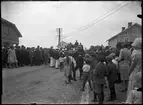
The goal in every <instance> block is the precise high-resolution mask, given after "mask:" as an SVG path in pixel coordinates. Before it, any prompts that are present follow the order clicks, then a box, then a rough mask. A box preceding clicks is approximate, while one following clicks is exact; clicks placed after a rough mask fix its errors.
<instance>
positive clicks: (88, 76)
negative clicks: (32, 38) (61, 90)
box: [2, 38, 142, 104]
mask: <svg viewBox="0 0 143 105" xmlns="http://www.w3.org/2000/svg"><path fill="white" fill-rule="evenodd" d="M76 44H77V43H76ZM141 49H142V39H141V38H136V39H135V41H134V42H133V43H132V47H131V46H129V45H128V44H127V43H124V44H123V45H122V47H121V48H118V47H117V48H109V47H101V48H99V49H98V50H96V51H95V50H94V51H84V50H83V48H78V45H77V47H76V48H74V49H70V50H63V49H60V50H58V49H53V48H52V47H51V48H50V49H48V48H41V47H39V46H37V48H34V47H33V48H25V47H24V46H21V47H20V46H16V47H13V46H11V47H10V48H6V47H3V48H2V63H3V67H6V65H7V66H8V67H10V68H11V67H18V66H24V65H31V66H32V65H41V64H45V65H47V64H48V63H49V64H50V66H51V67H55V68H56V69H58V68H60V70H61V71H62V70H64V76H65V83H66V84H70V83H71V81H72V80H74V81H77V78H76V71H77V70H79V73H80V76H79V80H81V83H82V86H81V91H84V88H85V84H86V82H87V81H88V82H89V86H90V89H91V90H92V91H93V93H94V98H93V101H94V102H95V101H97V102H99V103H100V104H103V101H104V88H105V87H106V88H109V90H110V97H109V99H108V101H114V100H116V88H115V84H116V83H121V84H122V85H121V86H122V87H121V90H120V92H127V100H126V102H125V103H132V104H133V103H141V102H142V96H141V95H142V94H141V92H140V90H142V84H141V83H142V51H141ZM138 90H139V91H138Z"/></svg>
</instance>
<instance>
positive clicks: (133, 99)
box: [125, 90, 142, 104]
mask: <svg viewBox="0 0 143 105" xmlns="http://www.w3.org/2000/svg"><path fill="white" fill-rule="evenodd" d="M125 103H128V104H142V92H139V91H137V90H132V91H131V92H130V94H129V95H128V97H127V100H126V102H125Z"/></svg>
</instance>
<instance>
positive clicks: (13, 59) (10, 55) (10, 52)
mask: <svg viewBox="0 0 143 105" xmlns="http://www.w3.org/2000/svg"><path fill="white" fill-rule="evenodd" d="M17 62H18V61H17V57H16V53H15V49H14V47H13V46H11V47H10V49H9V50H8V63H9V67H10V68H13V67H14V65H15V63H17Z"/></svg>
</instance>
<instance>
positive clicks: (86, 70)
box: [81, 60, 91, 91]
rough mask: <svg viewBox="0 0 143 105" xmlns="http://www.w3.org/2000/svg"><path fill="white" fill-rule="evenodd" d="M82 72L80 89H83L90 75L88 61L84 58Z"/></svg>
mask: <svg viewBox="0 0 143 105" xmlns="http://www.w3.org/2000/svg"><path fill="white" fill-rule="evenodd" d="M82 69H83V74H82V88H81V91H84V87H85V84H86V82H87V81H88V78H89V75H90V70H91V68H90V61H88V60H85V64H84V65H83V68H82Z"/></svg>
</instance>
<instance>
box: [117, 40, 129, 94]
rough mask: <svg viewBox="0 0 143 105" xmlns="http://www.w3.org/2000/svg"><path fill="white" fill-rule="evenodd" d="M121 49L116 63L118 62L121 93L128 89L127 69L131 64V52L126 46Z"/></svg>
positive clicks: (125, 44)
mask: <svg viewBox="0 0 143 105" xmlns="http://www.w3.org/2000/svg"><path fill="white" fill-rule="evenodd" d="M123 47H124V48H123V49H121V50H120V54H119V58H118V62H119V71H120V74H121V81H122V84H123V89H122V90H120V91H121V92H126V91H127V87H128V80H129V68H130V64H131V51H130V50H129V49H128V44H127V43H124V44H123Z"/></svg>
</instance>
